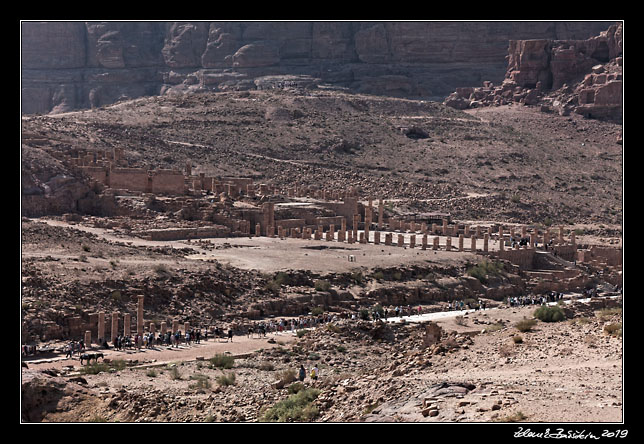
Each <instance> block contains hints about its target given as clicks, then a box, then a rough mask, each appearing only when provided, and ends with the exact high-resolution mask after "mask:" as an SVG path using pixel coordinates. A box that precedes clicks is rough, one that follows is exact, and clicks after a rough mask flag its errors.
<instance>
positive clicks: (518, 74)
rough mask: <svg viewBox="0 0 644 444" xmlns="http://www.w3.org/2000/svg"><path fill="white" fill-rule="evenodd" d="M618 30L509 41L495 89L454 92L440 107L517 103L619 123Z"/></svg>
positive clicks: (487, 85) (620, 45)
mask: <svg viewBox="0 0 644 444" xmlns="http://www.w3.org/2000/svg"><path fill="white" fill-rule="evenodd" d="M622 34H623V27H622V24H621V23H617V24H614V25H611V26H610V27H609V28H608V29H607V30H605V31H602V32H601V33H599V35H597V36H593V37H591V38H588V39H583V40H544V39H535V40H512V41H510V45H509V49H508V68H507V72H506V75H505V79H504V80H503V82H502V83H501V84H500V85H494V84H493V83H492V82H489V81H486V82H483V86H482V87H476V88H474V87H463V88H457V89H456V91H455V92H453V93H452V94H450V95H449V96H448V97H447V99H446V100H445V102H444V103H445V104H446V105H448V106H451V107H453V108H457V109H467V108H476V107H480V106H489V105H506V104H508V103H511V102H518V103H522V104H525V105H540V106H541V109H542V110H543V111H546V112H558V113H559V114H560V115H568V114H570V113H571V112H576V113H578V114H582V115H583V116H585V117H589V118H599V119H604V120H613V121H616V122H620V121H621V119H622V89H623V86H622V59H623V55H622V48H623V39H622Z"/></svg>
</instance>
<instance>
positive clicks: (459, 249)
mask: <svg viewBox="0 0 644 444" xmlns="http://www.w3.org/2000/svg"><path fill="white" fill-rule="evenodd" d="M463 239H464V236H463V235H462V234H459V235H458V251H463Z"/></svg>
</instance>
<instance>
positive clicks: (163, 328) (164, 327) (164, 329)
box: [161, 321, 168, 335]
mask: <svg viewBox="0 0 644 444" xmlns="http://www.w3.org/2000/svg"><path fill="white" fill-rule="evenodd" d="M167 331H168V324H167V323H166V322H165V321H163V322H161V334H162V335H164V334H166V332H167Z"/></svg>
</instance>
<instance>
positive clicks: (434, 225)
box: [432, 224, 436, 234]
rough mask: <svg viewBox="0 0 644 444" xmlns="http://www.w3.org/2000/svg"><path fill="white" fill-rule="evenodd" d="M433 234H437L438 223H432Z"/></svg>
mask: <svg viewBox="0 0 644 444" xmlns="http://www.w3.org/2000/svg"><path fill="white" fill-rule="evenodd" d="M432 234H436V224H432Z"/></svg>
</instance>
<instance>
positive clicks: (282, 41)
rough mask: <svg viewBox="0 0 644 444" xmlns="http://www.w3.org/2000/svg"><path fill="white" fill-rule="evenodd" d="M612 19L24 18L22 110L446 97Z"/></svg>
mask: <svg viewBox="0 0 644 444" xmlns="http://www.w3.org/2000/svg"><path fill="white" fill-rule="evenodd" d="M611 24H612V23H611V22H544V21H535V22H503V21H501V22H29V21H27V22H23V23H21V67H22V76H21V81H22V84H21V93H22V94H21V100H22V112H23V113H26V114H31V113H50V112H54V113H57V112H65V111H70V110H75V109H81V108H90V107H97V106H101V105H105V104H110V103H114V102H115V101H117V100H120V99H123V98H136V97H141V96H148V95H157V94H164V93H167V92H170V91H194V90H203V89H206V90H215V91H221V90H228V89H234V90H240V89H241V90H249V89H262V88H271V87H275V86H280V85H283V84H284V83H297V84H300V85H312V84H327V85H333V86H335V87H342V88H349V89H351V90H352V91H356V92H362V93H369V94H383V95H390V96H397V97H414V98H419V97H420V98H425V99H440V100H442V99H443V98H444V97H445V96H446V95H447V94H449V93H450V92H452V91H454V89H455V88H457V87H461V86H471V85H478V84H480V83H481V82H482V81H484V80H490V81H493V82H500V81H501V80H502V79H503V76H504V74H505V70H506V67H507V62H506V60H505V58H506V56H507V53H508V42H509V41H510V40H522V39H537V38H538V39H559V40H561V39H586V38H589V37H591V36H594V35H597V34H599V32H601V31H604V30H606V29H607V28H608V27H609V26H610V25H611Z"/></svg>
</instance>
